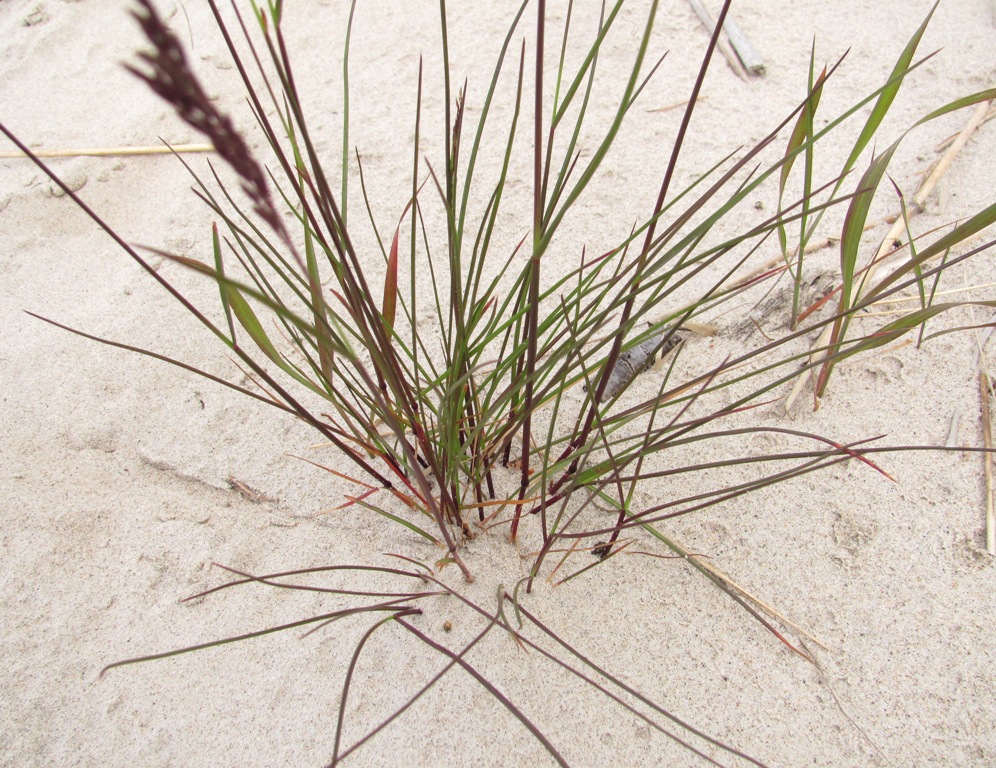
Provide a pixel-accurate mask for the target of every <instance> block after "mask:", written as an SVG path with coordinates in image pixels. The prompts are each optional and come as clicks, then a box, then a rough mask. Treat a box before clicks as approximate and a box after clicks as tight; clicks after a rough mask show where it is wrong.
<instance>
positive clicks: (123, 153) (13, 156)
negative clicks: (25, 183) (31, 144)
mask: <svg viewBox="0 0 996 768" xmlns="http://www.w3.org/2000/svg"><path fill="white" fill-rule="evenodd" d="M214 151H215V150H214V147H213V146H211V145H210V144H162V145H157V146H152V147H92V148H90V149H39V150H37V151H36V152H35V157H127V156H131V155H185V154H190V153H193V152H214ZM26 157H27V155H26V154H24V153H23V152H20V151H17V152H0V160H17V159H20V158H26Z"/></svg>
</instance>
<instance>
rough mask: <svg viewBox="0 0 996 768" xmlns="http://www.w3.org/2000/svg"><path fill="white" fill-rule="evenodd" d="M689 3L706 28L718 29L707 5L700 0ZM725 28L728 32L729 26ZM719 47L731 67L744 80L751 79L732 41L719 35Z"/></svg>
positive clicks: (691, 0) (692, 0)
mask: <svg viewBox="0 0 996 768" xmlns="http://www.w3.org/2000/svg"><path fill="white" fill-rule="evenodd" d="M688 3H689V4H690V5H691V6H692V9H693V10H694V11H695V13H696V14H697V15H698V17H699V19H700V20H701V21H702V24H703V25H704V26H705V28H706V29H708V30H709V31H710V32H712V31H713V30H714V29H716V20H715V19H713V17H712V14H711V13H709V11H708V10H706V7H705V6H704V5H702V3H701V2H699V0H688ZM723 29H724V30H725V31H727V32H728V30H729V27H727V26H726V25H724V26H723ZM717 47H718V48H719V51H720V53H722V54H723V56H724V57H725V58H726V61H727V63H729V65H730V68H731V69H732V70H733V71H734V72H735V73H736V75H737V77H739V78H740V79H741V80H743V81H744V82H747V81H748V80H749V79H750V78H749V77H748V75H747V70H746V69H744V65H743V64H741V63H740V59H739V58H737V54H736V51H734V50H733V48H731V47H730V43H729V42H728V41H727V39H726V37H724V36H723V35H720V36H719V40H718V41H717Z"/></svg>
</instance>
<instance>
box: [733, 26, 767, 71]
mask: <svg viewBox="0 0 996 768" xmlns="http://www.w3.org/2000/svg"><path fill="white" fill-rule="evenodd" d="M723 30H724V31H725V32H726V34H727V35H729V36H730V45H732V46H733V50H734V51H736V52H737V56H739V57H740V61H742V62H743V65H744V67H746V69H747V71H748V72H750V73H751V74H752V75H763V74H764V73H765V72H766V71H767V69H768V65H767V64H765V63H764V59H762V58H761V55H760V54H759V53H758V52H757V50H756V49H755V48H754V46H753V45H751V42H750V40H748V39H747V35H745V34H744V31H743V30H742V29H740V25H739V24H737V22H735V21H734V20H733V18H732V17H730V16H729V15H728V16H727V17H726V22H725V23H724V24H723Z"/></svg>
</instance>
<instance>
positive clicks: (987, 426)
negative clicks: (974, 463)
mask: <svg viewBox="0 0 996 768" xmlns="http://www.w3.org/2000/svg"><path fill="white" fill-rule="evenodd" d="M979 390H980V392H979V394H980V395H981V396H982V444H983V445H984V446H985V448H986V451H987V453H986V454H985V468H986V552H988V553H989V554H990V555H992V556H996V509H994V508H993V455H992V449H993V421H992V414H991V411H990V409H989V398H990V395H991V392H992V388H991V386H990V384H989V375H988V374H987V373H986V372H985V371H979Z"/></svg>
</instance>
